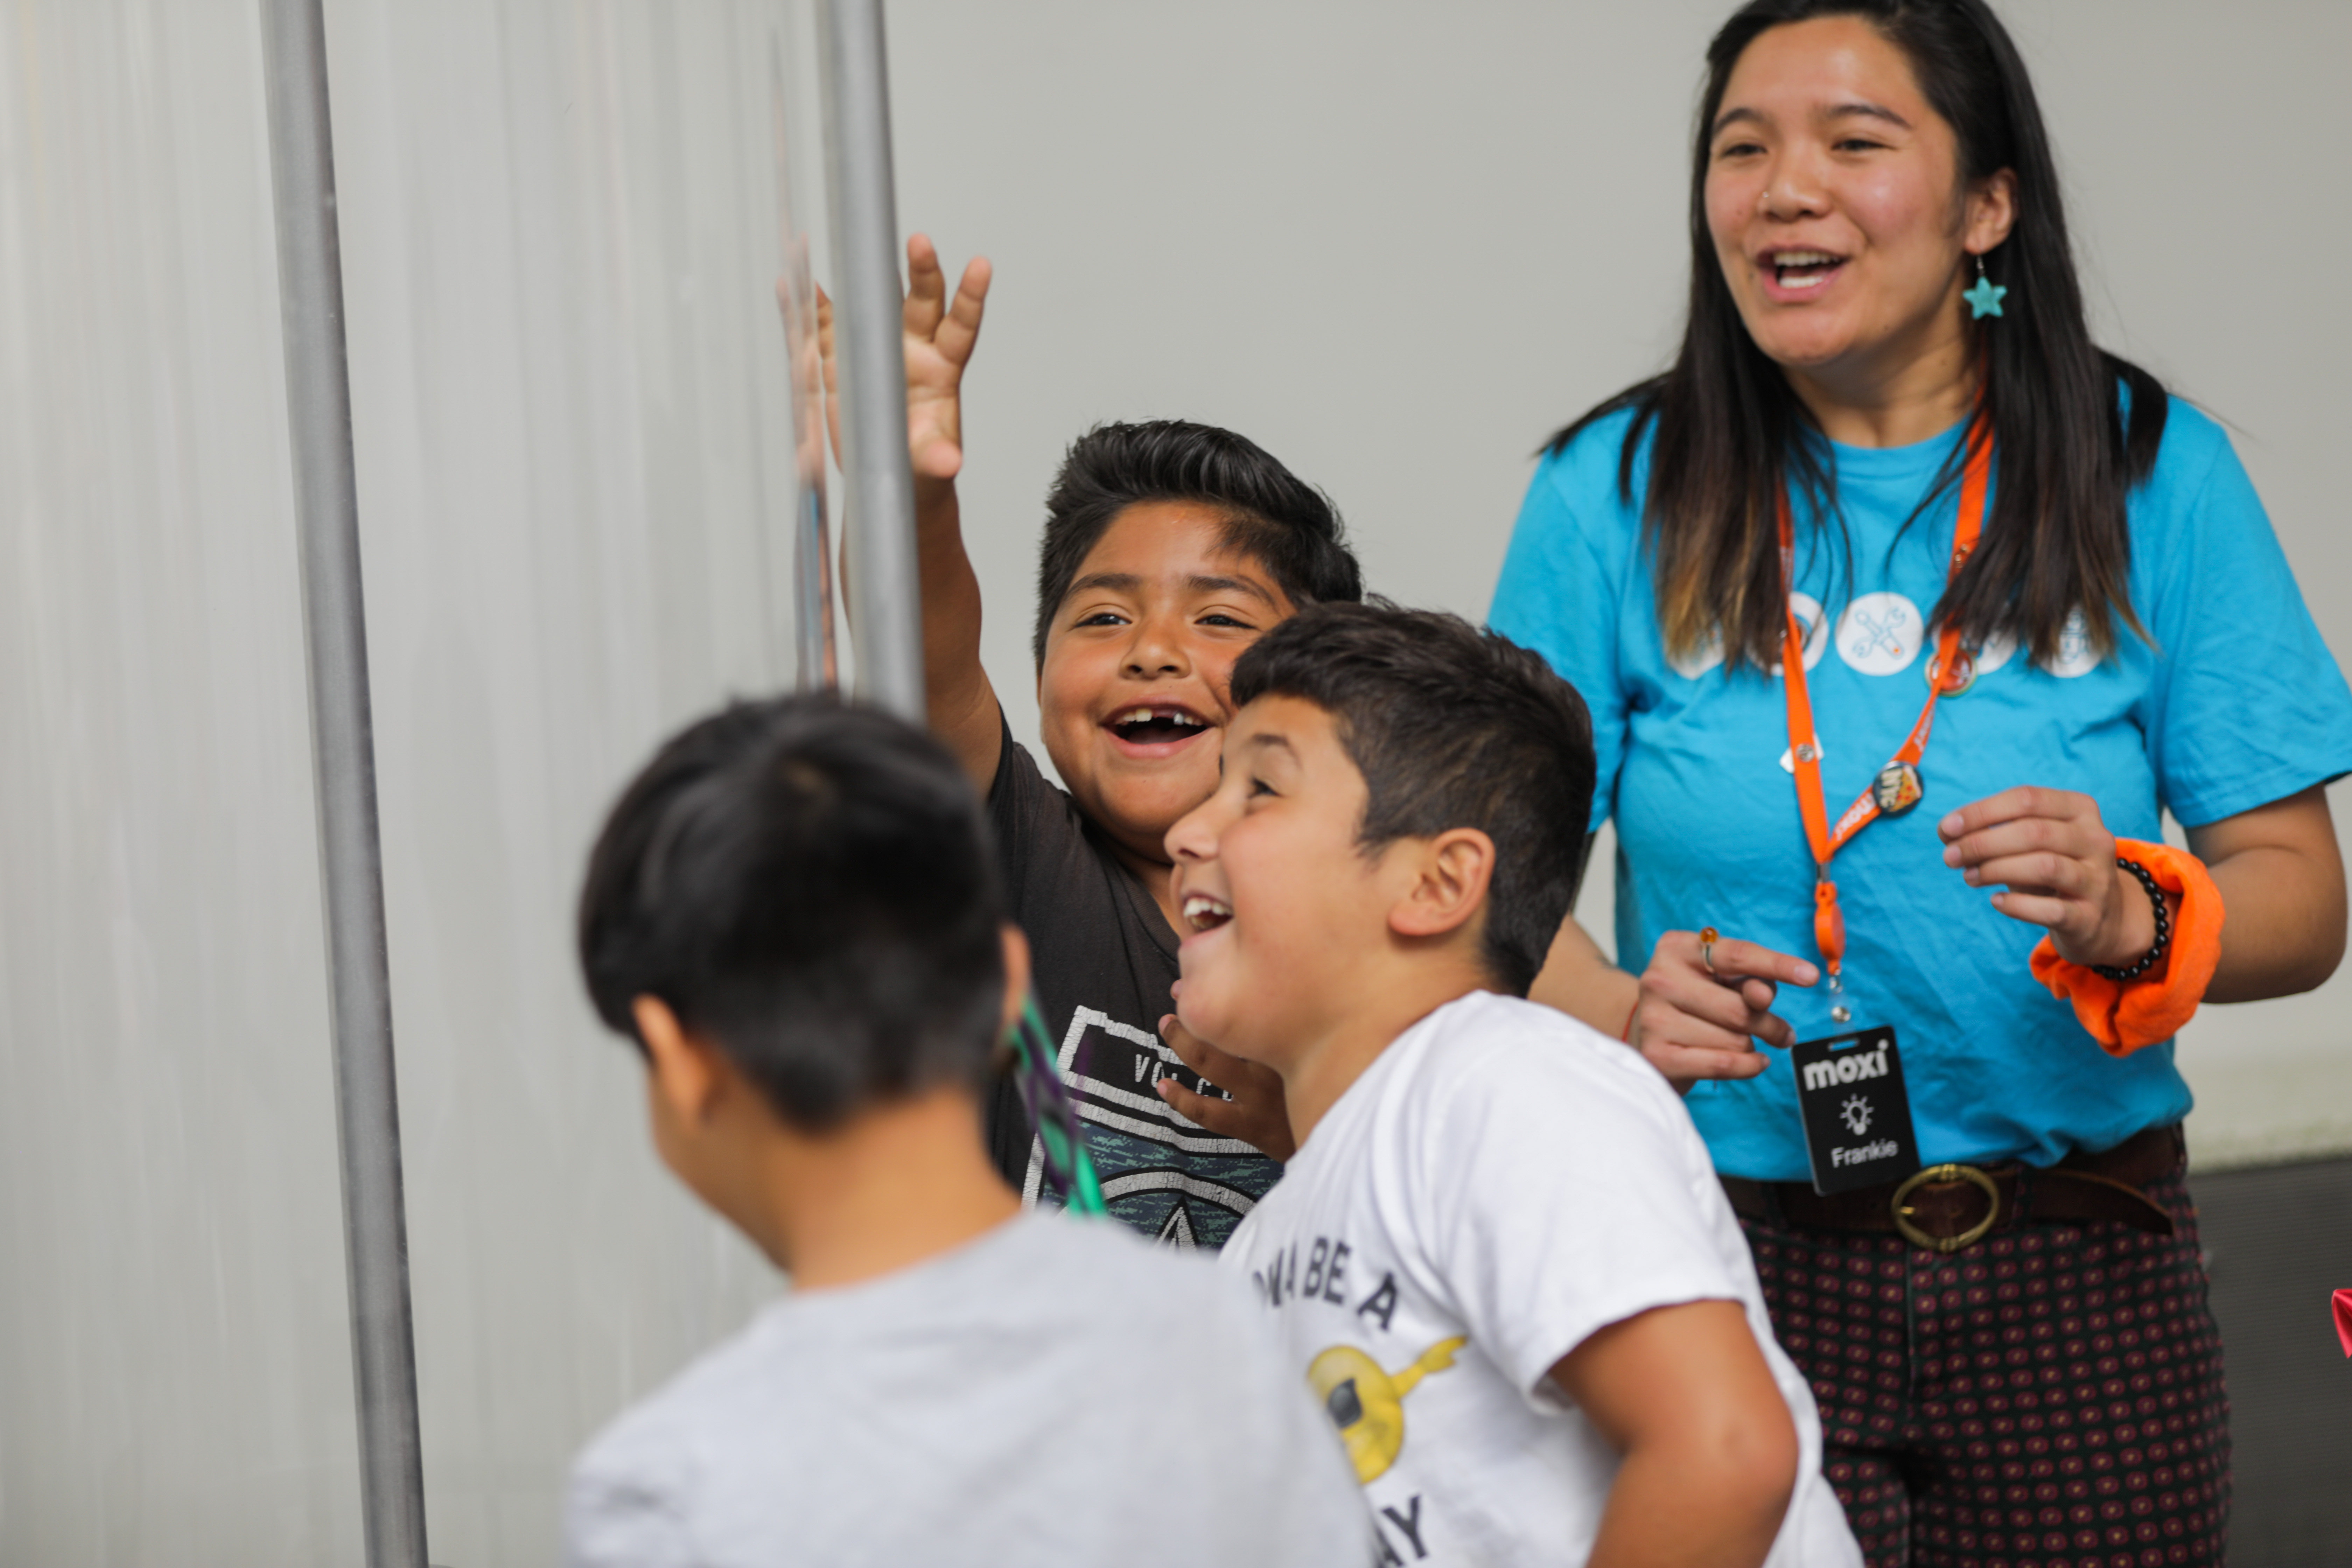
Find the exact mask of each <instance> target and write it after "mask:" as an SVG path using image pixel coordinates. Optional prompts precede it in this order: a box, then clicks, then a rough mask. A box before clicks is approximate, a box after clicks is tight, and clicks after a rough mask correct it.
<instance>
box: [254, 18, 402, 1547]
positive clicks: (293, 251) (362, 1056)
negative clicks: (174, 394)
mask: <svg viewBox="0 0 2352 1568" xmlns="http://www.w3.org/2000/svg"><path fill="white" fill-rule="evenodd" d="M261 41H262V66H263V78H264V81H265V83H266V86H267V90H268V100H269V164H270V172H271V174H272V177H273V178H272V183H273V184H274V185H275V187H276V192H277V206H278V306H279V310H280V313H281V315H282V317H283V320H284V326H285V339H286V416H287V424H288V426H289V435H290V437H291V445H292V448H293V457H294V512H295V522H296V526H297V528H298V530H299V533H300V537H301V551H302V623H303V629H304V632H305V634H306V637H307V641H308V647H309V654H310V748H311V765H312V771H313V773H314V776H315V778H316V781H317V786H318V805H319V868H320V882H321V902H322V904H323V907H324V909H325V911H326V918H327V979H328V996H329V1003H330V1010H331V1015H332V1022H333V1026H334V1051H335V1111H336V1125H337V1131H338V1132H339V1133H340V1135H341V1148H342V1159H343V1264H344V1268H345V1271H346V1274H347V1276H348V1279H349V1281H350V1288H351V1312H352V1370H353V1375H354V1379H355V1381H356V1383H357V1384H358V1395H359V1439H360V1498H361V1503H362V1518H363V1521H364V1527H365V1531H366V1535H367V1562H368V1564H369V1568H425V1473H424V1466H423V1462H422V1455H421V1450H420V1446H419V1443H418V1439H417V1421H416V1349H415V1335H414V1331H413V1330H412V1327H411V1323H410V1319H409V1305H408V1237H407V1225H406V1221H405V1219H404V1216H403V1212H402V1200H401V1186H400V1111H399V1102H398V1099H397V1097H396V1095H395V1093H394V1080H393V1061H392V975H391V970H390V967H389V964H388V963H387V961H386V958H385V953H384V933H383V847H382V845H381V844H380V842H379V841H378V838H377V833H376V811H375V742H374V737H373V722H372V720H371V718H370V715H369V709H368V668H367V626H366V622H365V619H364V617H363V616H362V608H361V595H360V536H359V496H358V491H357V488H356V485H355V482H354V479H353V474H352V389H351V379H350V374H349V370H348V367H347V365H346V363H345V361H344V346H343V274H342V247H341V237H340V234H339V230H338V227H337V224H336V219H335V161H334V143H333V139H332V137H331V135H330V133H329V126H328V120H327V38H326V27H325V24H324V21H323V19H322V18H321V16H320V0H261Z"/></svg>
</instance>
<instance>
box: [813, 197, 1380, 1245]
mask: <svg viewBox="0 0 2352 1568" xmlns="http://www.w3.org/2000/svg"><path fill="white" fill-rule="evenodd" d="M907 259H908V295H907V302H906V313H905V323H904V324H905V347H906V364H907V402H908V447H909V455H910V457H911V458H912V461H913V467H914V473H915V499H916V534H917V544H918V550H919V560H920V570H921V582H922V595H923V643H924V676H925V679H926V681H927V682H928V688H929V717H930V721H931V726H932V728H933V730H934V731H936V732H937V733H938V734H939V735H940V738H941V739H942V740H944V741H945V742H947V744H948V746H949V748H950V750H951V751H953V752H955V754H956V757H957V760H958V761H960V762H961V763H962V764H963V767H964V770H965V772H966V773H968V774H970V776H971V779H972V782H973V783H974V784H976V785H977V786H978V787H979V788H980V789H981V791H982V793H983V794H984V795H986V796H987V800H988V812H989V817H990V822H991V825H992V826H993V828H994V829H995V833H996V842H997V849H998V854H999V857H1000V865H1001V867H1002V869H1003V879H1004V888H1005V896H1006V899H1007V901H1008V905H1009V909H1010V912H1011V914H1012V917H1013V920H1014V921H1017V922H1018V923H1019V924H1020V925H1021V926H1022V928H1023V929H1024V931H1027V933H1028V934H1029V937H1030V940H1031V942H1032V943H1033V944H1034V949H1033V951H1034V954H1035V965H1036V971H1035V984H1036V991H1037V999H1038V1004H1039V1005H1040V1007H1041V1008H1042V1009H1043V1011H1044V1013H1045V1022H1046V1026H1047V1029H1048V1030H1049V1032H1050V1033H1051V1035H1052V1037H1053V1039H1054V1043H1055V1047H1056V1049H1057V1051H1058V1054H1059V1060H1060V1065H1061V1068H1062V1073H1063V1077H1064V1079H1065V1081H1066V1083H1067V1084H1068V1086H1069V1089H1070V1092H1071V1094H1072V1096H1073V1097H1074V1098H1075V1099H1076V1101H1077V1105H1078V1110H1079V1114H1080V1115H1081V1116H1082V1117H1084V1118H1085V1119H1086V1121H1087V1138H1088V1142H1089V1145H1090V1147H1091V1149H1092V1151H1093V1154H1094V1159H1095V1163H1096V1165H1097V1169H1098V1171H1099V1172H1100V1174H1101V1176H1102V1181H1103V1192H1104V1194H1105V1196H1106V1198H1107V1199H1108V1203H1109V1207H1110V1211H1111V1213H1112V1214H1113V1215H1116V1216H1117V1217H1118V1218H1119V1219H1120V1220H1122V1221H1124V1222H1125V1223H1127V1224H1128V1225H1129V1226H1133V1227H1135V1228H1136V1229H1138V1230H1140V1231H1141V1232H1143V1233H1144V1234H1145V1235H1147V1236H1152V1237H1157V1238H1159V1239H1160V1240H1162V1241H1165V1242H1169V1243H1171V1244H1173V1245H1175V1246H1177V1247H1202V1248H1206V1249H1209V1250H1214V1249H1215V1248H1216V1247H1220V1246H1222V1245H1223V1242H1224V1239H1225V1237H1227V1236H1228V1235H1229V1234H1230V1233H1231V1232H1232V1229H1233V1226H1234V1223H1235V1222H1236V1221H1237V1220H1239V1218H1240V1217H1241V1216H1242V1215H1244V1214H1246V1213H1248V1212H1249V1209H1250V1207H1251V1205H1254V1204H1255V1203H1256V1202H1257V1201H1258V1200H1259V1199H1260V1198H1262V1197H1264V1196H1265V1193H1266V1190H1267V1189H1268V1188H1269V1187H1271V1186H1272V1185H1273V1184H1274V1182H1275V1180H1276V1177H1278V1176H1279V1175H1280V1174H1281V1167H1280V1165H1279V1164H1277V1163H1276V1161H1277V1160H1278V1159H1280V1158H1281V1157H1282V1156H1284V1155H1286V1153H1287V1152H1289V1150H1288V1142H1289V1138H1288V1124H1287V1122H1286V1120H1285V1119H1284V1118H1283V1116H1282V1115H1281V1112H1280V1104H1279V1096H1278V1094H1277V1093H1275V1092H1273V1090H1274V1087H1275V1086H1274V1085H1273V1084H1272V1082H1271V1080H1270V1079H1267V1078H1265V1075H1263V1074H1262V1073H1260V1072H1259V1071H1258V1070H1257V1069H1255V1068H1251V1067H1250V1066H1249V1064H1247V1063H1244V1062H1241V1061H1238V1060H1235V1059H1234V1058H1230V1057H1228V1056H1225V1055H1224V1054H1223V1053H1222V1052H1220V1051H1218V1050H1217V1049H1215V1048H1214V1047H1213V1046H1211V1045H1208V1044H1204V1043H1203V1042H1202V1041H1200V1040H1198V1039H1195V1038H1192V1037H1190V1036H1188V1035H1187V1034H1186V1033H1185V1031H1184V1030H1183V1029H1182V1028H1181V1026H1178V1025H1177V1023H1176V1020H1175V1019H1174V1018H1173V1017H1172V1016H1171V1003H1170V987H1171V984H1173V982H1174V981H1175V979H1176V974H1177V963H1176V942H1177V931H1178V915H1177V910H1176V905H1175V902H1174V900H1173V897H1172V895H1171V892H1170V879H1171V867H1170V865H1169V861H1168V857H1167V851H1166V848H1165V847H1164V844H1165V840H1166V837H1167V834H1168V829H1169V827H1170V826H1171V825H1172V824H1173V823H1174V822H1175V821H1176V819H1177V818H1178V817H1180V816H1183V815H1184V814H1185V813H1186V812H1188V811H1190V810H1192V807H1194V806H1196V805H1199V804H1200V803H1201V802H1202V800H1204V799H1205V798H1207V796H1208V794H1209V792H1210V790H1212V789H1213V788H1214V787H1215V785H1216V782H1217V745H1218V737H1219V735H1220V734H1221V733H1222V732H1223V729H1224V726H1225V724H1226V722H1227V721H1228V720H1229V719H1230V718H1231V716H1232V706H1231V704H1230V702H1229V701H1228V700H1227V699H1226V695H1225V687H1226V682H1227V680H1228V679H1230V676H1231V672H1232V669H1233V663H1234V659H1235V658H1237V657H1239V655H1240V654H1241V652H1242V650H1243V649H1244V648H1246V647H1249V645H1250V644H1251V643H1253V642H1255V640H1256V639H1257V638H1258V637H1260V636H1262V635H1263V634H1264V633H1265V629H1266V628H1267V627H1269V626H1274V625H1276V624H1277V623H1279V622H1280V621H1282V620H1284V619H1286V618H1287V617H1288V616H1291V615H1293V614H1295V613H1296V612H1297V610H1298V609H1300V608H1301V607H1303V606H1305V605H1309V604H1316V603H1323V602H1330V601H1349V600H1355V599H1360V598H1361V597H1362V594H1363V588H1362V578H1361V574H1360V571H1359V569H1358V567H1357V564H1356V560H1355V557H1354V556H1353V555H1352V554H1350V553H1349V550H1348V547H1347V545H1346V543H1345V542H1344V538H1343V532H1342V529H1341V525H1340V521H1339V513H1338V511H1337V510H1335V509H1334V508H1333V506H1332V504H1331V502H1330V500H1329V498H1328V497H1326V496H1324V495H1323V494H1322V493H1321V492H1319V491H1318V490H1316V489H1314V488H1313V487H1311V486H1309V485H1307V484H1306V483H1304V482H1302V481H1301V480H1300V479H1298V478H1297V476H1295V475H1294V474H1292V473H1291V472H1290V470H1289V469H1288V468H1285V467H1283V465H1282V464H1281V463H1279V462H1277V461H1276V460H1275V459H1274V458H1272V457H1271V456H1269V455H1268V454H1267V453H1266V452H1265V451H1264V450H1263V449H1261V448H1260V447H1257V446H1256V445H1255V444H1254V443H1252V442H1250V441H1248V440H1246V439H1244V437H1240V436H1237V435H1234V434H1233V433H1232V432H1231V431H1227V430H1220V429H1216V428H1213V427H1212V426H1204V425H1193V424H1187V423H1183V422H1181V421H1173V420H1162V421H1154V422H1151V423H1148V424H1132V425H1103V426H1097V427H1096V428H1095V429H1093V430H1090V431H1088V432H1087V434H1086V435H1084V436H1082V437H1079V438H1078V440H1077V441H1076V443H1074V444H1073V445H1072V446H1071V447H1070V449H1069V452H1068V455H1067V457H1066V458H1065V459H1064V461H1063V464H1062V468H1061V471H1060V473H1059V474H1058V475H1057V476H1056V477H1055V481H1054V486H1053V489H1052V490H1051V492H1050V493H1049V494H1048V495H1047V497H1046V500H1045V536H1044V539H1043V540H1042V542H1041V543H1040V545H1039V549H1038V567H1037V605H1036V621H1035V627H1034V634H1033V636H1032V639H1031V650H1032V653H1033V655H1034V658H1035V660H1036V672H1037V704H1038V709H1039V727H1040V730H1041V731H1042V734H1043V738H1044V741H1045V753H1046V755H1047V756H1048V757H1049V758H1051V759H1052V761H1053V764H1054V768H1055V772H1056V773H1059V774H1060V775H1061V778H1062V782H1063V784H1064V785H1065V786H1066V788H1064V789H1056V788H1055V786H1054V785H1053V784H1052V783H1051V782H1050V781H1048V780H1047V779H1046V777H1045V774H1044V773H1042V772H1041V771H1040V770H1039V769H1038V766H1037V764H1036V763H1035V762H1034V760H1033V759H1032V758H1031V757H1030V755H1029V753H1028V752H1027V751H1026V750H1024V748H1023V747H1021V746H1019V745H1017V744H1015V743H1014V742H1013V731H1012V729H1011V727H1010V726H1009V725H1008V724H1007V723H1006V721H1005V718H1004V711H1003V707H1002V705H1001V704H1000V703H999V702H998V701H997V698H996V692H995V690H994V689H993V688H992V686H991V685H990V683H989V679H988V673H987V671H986V670H985V669H983V668H982V667H981V662H980V628H981V596H980V582H979V579H978V578H977V577H976V576H975V575H974V574H973V572H972V567H971V558H970V556H969V555H968V554H967V553H966V552H965V549H964V542H963V534H962V530H961V512H960V510H959V507H958V502H957V497H956V488H955V478H956V475H957V474H958V473H959V472H961V468H962V466H963V430H962V405H961V386H962V378H963V372H964V369H965V366H966V365H967V364H968V363H970V361H971V353H972V349H973V346H974V344H975V343H976V342H977V341H978V338H979V333H980V326H981V318H982V308H983V306H984V304H985V302H986V299H987V294H988V287H989V280H990V277H991V273H990V268H989V264H988V262H987V261H986V260H985V259H980V260H975V261H973V262H972V263H971V265H970V267H968V268H966V269H965V272H964V275H963V278H962V280H961V283H960V284H959V285H958V287H957V289H956V293H955V296H954V298H953V299H952V300H950V299H949V298H948V294H947V279H946V275H945V273H944V272H942V270H941V269H940V259H939V254H938V252H937V251H936V250H935V249H934V248H933V247H932V245H931V243H930V241H929V239H928V238H926V237H923V236H921V235H916V236H914V237H912V238H911V239H909V240H908V246H907ZM830 333H831V312H830V310H829V309H827V310H825V312H824V334H825V337H826V341H827V343H828V350H829V344H830ZM825 362H826V367H827V374H828V377H830V375H831V374H832V365H833V360H832V355H831V353H830V352H828V353H826V356H825ZM1163 1035H1164V1037H1163ZM1204 1075H1205V1080H1204ZM1220 1085H1222V1086H1223V1088H1222V1089H1221V1088H1219V1087H1217V1086H1220ZM1252 1086H1255V1089H1256V1092H1255V1093H1246V1092H1245V1093H1243V1094H1241V1095H1240V1096H1239V1097H1238V1098H1234V1097H1231V1096H1229V1095H1228V1094H1227V1092H1226V1091H1228V1090H1235V1089H1246V1088H1249V1087H1252ZM989 1130H990V1142H991V1147H992V1152H993V1153H994V1155H995V1158H996V1160H997V1163H998V1166H999V1168H1000V1169H1002V1170H1003V1171H1004V1172H1005V1173H1006V1174H1007V1176H1008V1178H1009V1179H1010V1180H1012V1181H1013V1183H1014V1184H1016V1185H1020V1186H1022V1187H1023V1188H1024V1195H1025V1196H1026V1197H1027V1198H1029V1199H1030V1200H1032V1201H1034V1200H1035V1199H1036V1198H1037V1196H1038V1195H1039V1191H1040V1174H1041V1166H1040V1152H1039V1151H1038V1149H1037V1148H1036V1145H1035V1142H1034V1137H1033V1134H1032V1131H1031V1129H1030V1126H1029V1123H1028V1121H1027V1118H1026V1117H1025V1116H1024V1114H1023V1111H1022V1108H1021V1103H1020V1100H1019V1098H1018V1096H1017V1094H1016V1093H1015V1091H1014V1090H1013V1086H1012V1085H1011V1084H1010V1083H1009V1082H1005V1081H1000V1082H999V1083H998V1085H997V1086H996V1088H995V1089H994V1092H993V1095H992V1101H991V1104H990V1107H989ZM1262 1151H1263V1152H1262ZM1269 1155H1271V1156H1272V1157H1271V1158H1269V1157H1268V1156H1269Z"/></svg>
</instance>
